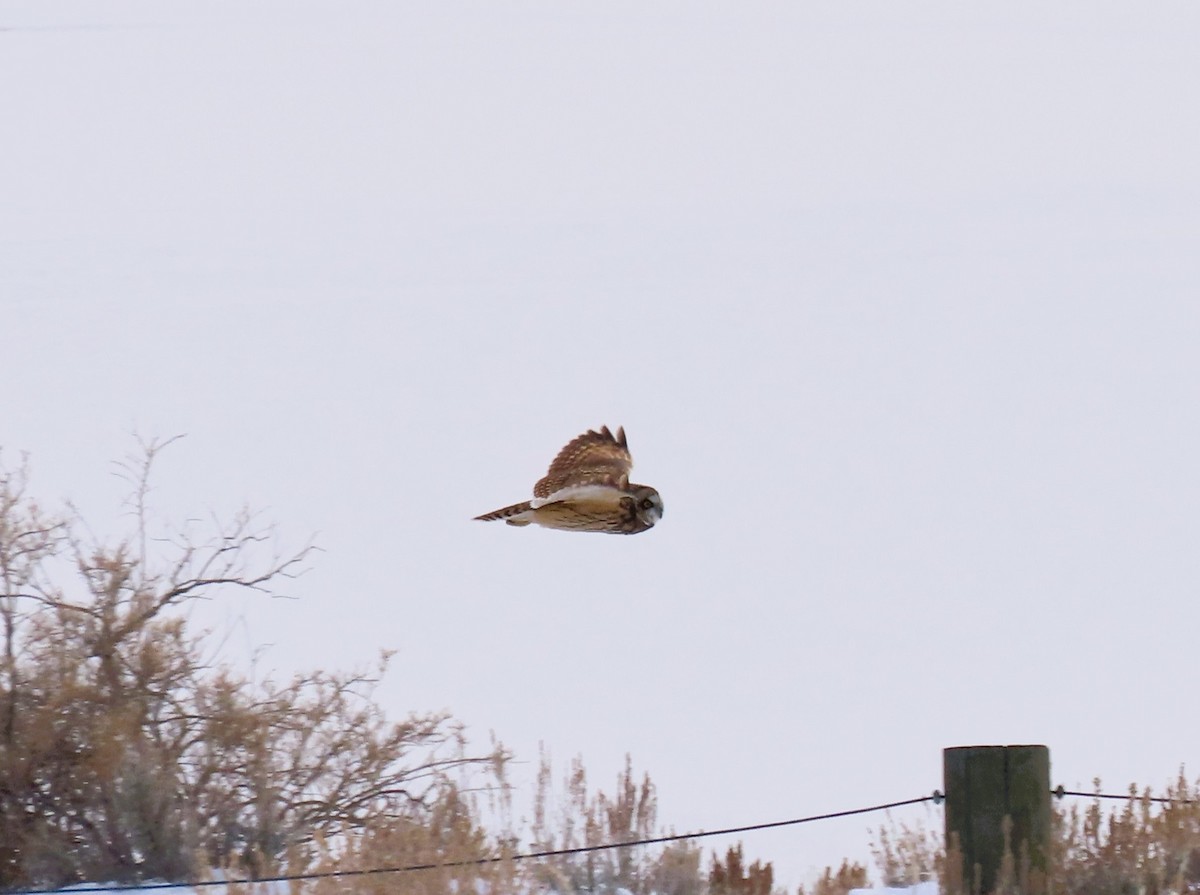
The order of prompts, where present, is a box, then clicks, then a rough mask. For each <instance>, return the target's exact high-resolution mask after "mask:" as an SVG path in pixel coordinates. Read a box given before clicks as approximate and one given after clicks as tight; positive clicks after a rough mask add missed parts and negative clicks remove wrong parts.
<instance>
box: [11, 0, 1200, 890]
mask: <svg viewBox="0 0 1200 895" xmlns="http://www.w3.org/2000/svg"><path fill="white" fill-rule="evenodd" d="M1198 46H1200V5H1197V4H1195V3H1193V2H1173V3H1157V4H1127V3H1103V2H1101V3H1097V2H1090V0H1089V2H1067V3H1058V4H1052V5H1047V4H1044V3H1019V2H1016V3H1014V2H1007V3H1003V4H999V3H997V4H966V5H964V4H961V3H949V2H947V3H934V2H929V3H892V2H861V3H845V2H828V3H804V4H800V3H775V4H771V3H754V4H732V3H730V4H711V3H705V4H701V3H690V2H687V3H685V2H672V3H645V2H636V3H635V2H608V0H605V2H598V3H587V4H577V3H562V2H513V3H491V2H455V3H423V4H416V3H401V2H385V0H361V2H354V3H341V2H328V3H320V2H313V0H299V2H297V0H287V2H283V0H278V2H266V0H240V2H216V0H213V2H191V0H177V2H164V0H159V2H149V0H147V2H141V3H135V2H98V3H97V2H82V0H81V2H77V3H69V2H59V0H2V2H0V128H2V136H0V179H2V183H3V189H2V191H0V192H2V194H3V195H2V200H0V314H2V316H0V381H2V382H3V383H4V392H3V394H4V397H3V402H2V405H0V445H2V446H3V447H4V449H5V457H6V459H7V461H8V462H9V463H10V464H11V463H12V462H13V461H14V459H15V458H16V457H17V456H19V454H20V452H22V451H28V452H29V453H30V455H31V458H32V464H33V469H34V475H35V491H36V492H37V494H38V495H39V497H40V498H41V499H42V500H43V501H44V502H47V503H52V502H54V501H57V500H59V499H65V498H68V497H69V498H72V499H73V500H75V501H76V502H77V503H78V504H79V505H80V507H81V508H82V509H83V510H84V512H85V513H86V515H88V517H89V519H90V521H91V524H92V525H93V527H95V528H97V529H98V530H100V531H113V532H116V531H117V530H119V527H120V526H121V525H122V524H124V522H125V521H127V520H124V519H123V517H122V516H121V512H122V510H121V506H120V502H119V498H120V494H121V488H122V484H121V482H120V481H119V480H117V479H116V478H114V477H113V476H112V475H111V466H110V461H111V460H113V459H116V458H119V457H121V456H123V455H124V454H126V453H128V451H129V450H130V449H131V448H132V447H133V446H134V444H133V439H132V438H131V435H130V433H131V432H133V431H135V430H136V431H139V432H141V433H142V434H144V435H147V436H159V437H169V436H171V435H175V434H178V433H187V436H188V437H187V438H186V439H184V440H183V441H181V442H180V443H179V444H177V445H175V446H174V447H172V448H171V449H170V451H169V452H167V453H166V454H164V455H163V458H162V463H161V466H160V470H159V472H160V474H159V477H158V479H157V481H158V485H159V489H158V491H157V492H156V500H157V507H158V510H159V511H160V513H161V514H162V516H163V517H164V519H166V520H176V521H178V520H182V519H184V518H187V517H189V516H195V515H202V514H204V513H206V512H208V511H216V512H218V513H222V514H228V513H231V512H232V511H234V510H236V509H237V508H238V507H239V506H240V505H242V504H243V503H248V504H250V505H252V506H255V507H258V508H260V509H263V510H264V511H265V513H266V514H267V515H268V516H269V517H270V518H273V519H276V520H277V521H278V522H279V526H280V533H281V538H282V540H283V541H284V542H285V543H289V544H294V545H297V546H298V545H300V544H302V543H303V542H304V541H305V540H307V538H308V537H309V536H310V534H312V533H314V532H316V533H318V542H319V543H320V545H321V546H322V547H323V548H324V550H325V552H324V553H323V554H321V555H320V556H319V557H317V559H316V560H315V562H314V564H313V568H312V571H311V572H310V573H309V574H308V575H307V576H306V577H304V578H303V579H302V580H300V581H298V582H296V583H295V585H294V586H293V587H292V588H291V593H292V594H293V595H295V596H296V597H298V598H299V599H298V600H296V601H268V600H263V599H256V598H251V599H244V600H233V601H230V602H229V603H226V604H223V605H222V606H221V607H219V608H217V609H214V611H215V612H218V613H223V614H222V615H220V619H219V623H220V624H221V625H224V626H226V629H227V630H229V631H233V632H235V634H234V635H233V636H232V637H231V639H230V641H229V644H228V646H227V650H228V651H229V655H230V657H231V658H232V659H237V660H241V659H244V658H245V657H246V656H249V655H251V654H252V653H253V651H254V650H255V649H256V648H258V647H263V646H266V645H270V646H269V649H267V651H266V653H265V654H264V655H263V656H262V657H261V658H260V659H259V669H260V671H262V672H263V673H265V672H266V671H268V670H270V669H272V668H273V669H277V670H278V671H279V672H281V673H286V672H290V671H291V670H293V669H295V668H300V667H312V666H320V667H325V668H347V667H350V666H353V665H355V664H358V663H360V662H367V661H370V660H371V659H372V658H373V657H374V656H375V655H376V653H377V652H378V651H379V650H380V649H381V648H389V649H395V650H396V651H397V654H396V659H395V662H394V666H393V669H392V672H391V674H390V676H389V677H388V678H387V680H386V682H385V684H384V686H383V688H382V690H381V697H382V700H383V701H384V703H385V705H386V706H387V708H388V709H389V711H390V712H391V713H392V714H393V715H395V716H397V717H399V716H401V715H403V714H404V713H405V712H407V711H409V710H425V709H441V708H446V709H449V710H451V711H452V712H453V713H454V714H455V715H456V716H457V717H458V718H460V719H461V720H462V721H464V722H465V723H466V724H467V725H468V727H469V730H470V731H471V732H473V734H475V735H476V736H477V737H478V738H479V739H480V741H481V742H486V738H487V736H488V732H489V731H494V732H495V734H496V735H497V736H498V737H500V738H501V739H502V740H503V741H505V742H506V743H507V744H509V745H510V746H512V747H513V748H514V749H515V750H516V751H517V754H518V757H519V758H521V759H523V760H525V761H526V762H529V763H532V762H534V761H536V757H537V745H538V743H539V741H541V742H544V743H545V744H546V746H547V747H548V748H549V749H550V750H551V751H552V752H553V754H554V756H555V757H556V759H558V760H559V761H560V763H562V764H565V763H566V761H567V760H568V759H569V758H570V757H571V756H572V755H574V754H576V753H581V754H582V755H583V757H584V760H585V762H586V764H587V767H588V768H589V770H590V771H591V772H592V777H593V779H594V780H595V781H596V782H597V783H599V784H600V785H601V786H603V787H604V788H606V789H609V790H610V791H611V788H612V783H613V780H614V778H615V775H616V773H617V770H618V769H619V767H620V765H621V763H622V760H623V756H624V754H625V753H626V752H630V753H632V755H633V760H634V763H635V767H636V768H637V769H638V770H639V771H640V770H643V769H644V770H647V771H649V772H650V774H651V776H652V777H653V779H654V781H655V782H656V783H657V784H658V786H659V791H660V819H661V821H662V822H663V823H664V824H666V825H669V826H672V827H674V828H675V829H676V830H679V831H683V830H695V829H700V828H709V829H712V828H716V827H722V826H729V825H736V824H743V823H754V822H759V821H769V820H779V819H784V818H790V817H796V816H800V815H806V814H811V813H819V812H825V811H834V810H839V809H846V808H856V807H859V806H862V805H868V804H874V803H877V802H880V801H890V800H894V799H906V798H911V797H914V796H919V795H924V794H927V793H928V792H930V791H931V790H933V789H934V788H935V787H939V786H940V785H941V750H942V749H943V748H944V747H947V746H956V745H967V744H973V743H1016V742H1034V743H1045V744H1046V745H1048V746H1049V747H1050V750H1051V761H1052V765H1053V777H1054V781H1053V782H1055V783H1063V784H1065V785H1067V786H1068V787H1086V786H1088V785H1090V781H1091V779H1092V778H1093V777H1094V776H1100V777H1101V778H1103V780H1104V781H1105V783H1106V784H1110V785H1111V786H1113V787H1124V786H1125V785H1127V784H1128V783H1130V782H1137V783H1140V784H1146V785H1152V786H1161V785H1162V784H1163V783H1164V782H1166V781H1167V780H1168V779H1169V778H1171V777H1172V775H1174V774H1175V773H1176V772H1177V771H1178V769H1179V767H1180V765H1181V764H1184V763H1186V764H1187V766H1188V769H1189V773H1190V774H1191V775H1192V776H1193V777H1195V776H1196V774H1197V773H1200V755H1197V753H1196V751H1195V749H1196V744H1197V743H1200V713H1197V712H1196V711H1195V699H1194V694H1193V690H1194V688H1195V682H1196V667H1197V665H1196V649H1197V641H1196V636H1197V630H1198V629H1197V624H1198V622H1200V551H1198V550H1197V544H1198V542H1200V476H1198V475H1197V465H1198V458H1200V403H1198V400H1197V399H1198V397H1200V53H1197V47H1198ZM601 424H607V425H610V426H613V427H615V426H617V425H624V426H625V428H626V430H627V432H628V435H629V443H630V446H631V448H632V450H633V454H634V458H635V461H636V466H635V472H634V478H635V479H636V480H638V481H642V482H646V483H649V484H652V485H654V486H656V487H657V488H658V489H659V491H660V492H661V493H662V495H663V499H664V501H665V504H666V513H665V517H664V519H663V521H662V522H661V523H660V524H659V525H658V526H657V527H656V528H654V529H653V530H652V531H650V532H647V533H645V534H642V535H638V536H636V537H611V536H600V535H590V534H567V533H561V532H554V531H545V530H541V529H533V528H530V529H513V528H508V527H506V526H502V525H499V524H495V523H492V524H484V523H479V522H473V521H471V517H472V516H474V515H476V514H478V513H481V512H484V511H488V510H492V509H495V508H496V507H499V506H503V505H505V504H507V503H512V502H515V501H518V500H521V499H524V498H526V497H528V496H529V494H530V491H531V488H532V485H533V483H534V481H535V480H536V479H537V478H538V477H540V476H541V475H542V474H543V473H544V471H545V468H546V466H547V464H548V463H549V461H550V460H551V458H552V457H553V456H554V454H555V453H556V452H557V450H558V449H559V447H561V445H562V444H564V443H565V442H566V441H567V440H569V439H570V438H572V437H574V436H575V435H577V434H578V433H580V432H582V431H584V430H585V429H587V428H590V427H597V426H600V425H601ZM518 771H519V773H518V777H519V775H520V774H526V775H527V776H526V779H527V780H531V779H532V773H530V767H529V765H526V766H524V769H523V770H522V769H518ZM898 817H901V818H903V819H915V818H925V819H926V821H927V823H929V824H930V825H932V826H935V827H937V826H940V824H941V814H940V810H935V809H931V810H929V811H928V812H926V811H925V810H924V809H921V808H917V809H915V810H910V811H909V812H908V813H906V814H903V815H898ZM877 822H878V818H865V819H864V818H855V819H851V820H847V821H838V822H830V823H826V824H820V825H810V826H805V827H800V828H791V829H785V830H780V831H775V832H772V833H761V834H753V835H751V836H747V837H746V838H745V843H746V850H747V855H748V857H760V858H764V859H769V860H773V861H774V862H775V863H776V866H777V868H778V869H779V872H780V875H781V876H782V877H783V879H784V880H785V881H787V882H789V883H790V884H793V885H794V884H796V883H799V882H801V881H804V880H806V879H807V877H808V875H809V874H810V872H813V871H815V869H816V868H818V867H820V866H823V865H824V864H826V863H836V862H838V861H840V859H841V858H842V857H843V856H845V855H849V856H851V857H857V858H860V859H864V860H865V859H866V858H867V857H868V849H867V846H868V836H867V835H866V830H867V827H868V826H873V825H875V824H876V823H877ZM715 844H718V845H719V846H720V847H723V845H724V844H722V843H715Z"/></svg>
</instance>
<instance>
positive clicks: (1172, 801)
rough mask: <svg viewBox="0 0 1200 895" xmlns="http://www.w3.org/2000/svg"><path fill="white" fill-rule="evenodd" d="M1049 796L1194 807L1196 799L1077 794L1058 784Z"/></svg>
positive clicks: (1090, 793) (1098, 793)
mask: <svg viewBox="0 0 1200 895" xmlns="http://www.w3.org/2000/svg"><path fill="white" fill-rule="evenodd" d="M1050 794H1051V795H1053V796H1056V797H1057V798H1060V799H1061V798H1063V797H1064V796H1077V797H1078V798H1082V799H1116V800H1118V801H1123V802H1158V803H1160V804H1164V805H1194V804H1196V799H1177V798H1173V797H1172V796H1151V795H1144V796H1140V795H1137V794H1136V793H1128V792H1127V793H1115V792H1077V791H1074V790H1070V789H1064V788H1063V787H1062V784H1059V785H1058V786H1057V787H1055V788H1054V789H1052V790H1050Z"/></svg>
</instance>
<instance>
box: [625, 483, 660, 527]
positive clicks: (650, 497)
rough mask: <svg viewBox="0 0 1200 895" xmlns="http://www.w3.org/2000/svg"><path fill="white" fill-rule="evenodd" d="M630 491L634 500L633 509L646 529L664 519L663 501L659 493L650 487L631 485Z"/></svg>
mask: <svg viewBox="0 0 1200 895" xmlns="http://www.w3.org/2000/svg"><path fill="white" fill-rule="evenodd" d="M629 490H630V492H631V496H632V497H633V500H634V504H633V509H634V512H635V513H636V514H637V518H638V521H639V522H641V523H642V524H643V525H645V526H646V528H649V527H650V526H652V525H653V524H654V523H655V522H657V521H658V520H659V519H661V518H662V515H663V499H662V496H661V495H659V493H658V492H657V491H655V490H654V489H653V488H651V487H650V486H649V485H630V486H629Z"/></svg>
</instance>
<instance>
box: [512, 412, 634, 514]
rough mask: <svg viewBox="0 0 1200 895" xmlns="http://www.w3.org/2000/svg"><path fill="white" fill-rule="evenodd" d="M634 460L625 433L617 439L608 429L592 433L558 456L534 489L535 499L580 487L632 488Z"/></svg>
mask: <svg viewBox="0 0 1200 895" xmlns="http://www.w3.org/2000/svg"><path fill="white" fill-rule="evenodd" d="M632 468H633V456H632V455H631V454H630V453H629V445H628V444H626V442H625V429H624V428H618V429H617V434H616V435H613V434H612V432H610V431H609V429H608V426H601V427H600V431H599V432H596V431H594V430H591V429H589V430H588V431H587V432H584V433H583V434H582V435H580V436H579V437H578V438H576V439H574V440H573V441H571V442H570V443H569V444H567V446H566V447H564V448H563V449H562V450H561V451H559V452H558V456H557V457H555V458H554V462H553V463H551V464H550V470H549V472H547V473H546V475H545V476H544V477H543V478H542V479H540V480H539V481H538V483H537V484H536V485H534V486H533V496H534V497H549V496H550V495H551V494H553V493H554V492H556V491H561V490H562V489H563V488H571V487H576V486H579V485H608V486H610V487H613V488H619V489H621V490H624V489H626V488H628V487H629V470H631V469H632Z"/></svg>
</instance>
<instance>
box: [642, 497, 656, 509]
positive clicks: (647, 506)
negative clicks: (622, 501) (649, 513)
mask: <svg viewBox="0 0 1200 895" xmlns="http://www.w3.org/2000/svg"><path fill="white" fill-rule="evenodd" d="M653 506H654V501H652V500H651V499H650V498H649V497H647V498H646V499H645V500H643V501H642V509H643V510H648V509H650V508H651V507H653Z"/></svg>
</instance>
